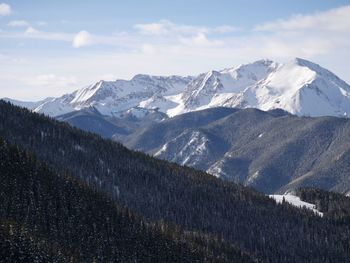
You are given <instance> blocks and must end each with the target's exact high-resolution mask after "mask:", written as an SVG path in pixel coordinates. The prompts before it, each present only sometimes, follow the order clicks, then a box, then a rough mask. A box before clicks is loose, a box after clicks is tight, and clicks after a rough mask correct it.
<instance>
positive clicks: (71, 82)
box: [25, 74, 77, 88]
mask: <svg viewBox="0 0 350 263" xmlns="http://www.w3.org/2000/svg"><path fill="white" fill-rule="evenodd" d="M25 82H26V83H27V84H29V85H31V86H36V87H45V88H66V87H67V86H71V87H73V86H75V85H76V84H77V81H76V79H75V77H62V76H56V75H55V74H43V75H37V76H34V77H32V78H29V79H26V80H25Z"/></svg>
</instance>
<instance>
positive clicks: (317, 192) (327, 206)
mask: <svg viewBox="0 0 350 263" xmlns="http://www.w3.org/2000/svg"><path fill="white" fill-rule="evenodd" d="M296 194H297V195H298V196H299V197H300V199H301V200H303V201H306V202H309V203H313V204H315V205H316V208H317V209H318V210H319V211H321V212H323V214H324V217H325V218H328V219H330V220H333V221H336V222H338V223H340V222H342V223H344V224H350V197H348V196H345V195H342V194H339V193H335V192H328V191H324V190H321V189H315V188H300V189H298V190H297V191H296Z"/></svg>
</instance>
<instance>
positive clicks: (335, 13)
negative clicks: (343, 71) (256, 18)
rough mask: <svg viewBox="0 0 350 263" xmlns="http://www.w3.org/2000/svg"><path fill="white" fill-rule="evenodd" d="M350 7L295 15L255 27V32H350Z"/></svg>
mask: <svg viewBox="0 0 350 263" xmlns="http://www.w3.org/2000/svg"><path fill="white" fill-rule="evenodd" d="M349 16H350V6H343V7H339V8H336V9H331V10H328V11H325V12H319V13H316V14H313V15H295V16H293V17H292V18H290V19H285V20H278V21H274V22H269V23H265V24H261V25H258V26H256V27H255V30H256V31H273V32H276V31H308V32H309V33H313V32H312V30H316V31H331V32H343V33H347V34H348V33H349V32H350V19H349Z"/></svg>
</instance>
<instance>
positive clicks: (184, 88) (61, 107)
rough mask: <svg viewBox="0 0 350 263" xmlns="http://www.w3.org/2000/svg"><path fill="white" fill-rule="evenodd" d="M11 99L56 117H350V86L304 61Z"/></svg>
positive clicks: (139, 77)
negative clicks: (222, 111) (220, 110)
mask: <svg viewBox="0 0 350 263" xmlns="http://www.w3.org/2000/svg"><path fill="white" fill-rule="evenodd" d="M7 100H9V101H11V102H12V103H14V104H16V105H21V106H24V107H27V108H29V109H31V110H33V111H35V112H40V113H45V114H47V115H50V116H53V117H57V116H59V115H63V114H67V113H70V112H73V111H77V110H82V109H85V108H90V107H94V108H95V109H96V110H98V111H99V112H100V113H101V114H103V115H107V116H113V117H119V116H121V115H123V114H125V113H126V112H128V113H132V114H134V115H135V116H137V117H140V116H142V115H144V114H145V113H146V112H147V111H154V110H157V111H159V112H162V113H165V114H166V115H168V116H169V117H173V116H176V115H179V114H182V113H186V112H191V111H196V110H201V109H207V108H213V107H234V108H257V109H261V110H271V109H276V108H280V109H283V110H285V111H288V112H290V113H292V114H296V115H300V116H348V115H349V114H350V86H349V85H348V84H347V83H346V82H344V81H343V80H341V79H339V78H338V77H337V76H336V75H334V74H333V73H331V72H330V71H328V70H326V69H324V68H322V67H321V66H319V65H317V64H315V63H312V62H310V61H307V60H304V59H300V58H296V59H294V60H292V61H290V62H288V63H286V64H280V63H277V62H273V61H271V60H259V61H256V62H253V63H249V64H244V65H240V66H237V67H232V68H228V69H224V70H220V71H214V70H212V71H209V72H206V73H203V74H200V75H198V76H187V77H180V76H169V77H159V76H149V75H136V76H135V77H133V78H132V79H131V80H116V81H103V80H101V81H99V82H97V83H95V84H92V85H90V86H88V87H85V88H82V89H79V90H76V91H74V92H73V93H70V94H66V95H63V96H62V97H58V98H47V99H45V100H43V101H39V102H21V101H16V100H11V99H7Z"/></svg>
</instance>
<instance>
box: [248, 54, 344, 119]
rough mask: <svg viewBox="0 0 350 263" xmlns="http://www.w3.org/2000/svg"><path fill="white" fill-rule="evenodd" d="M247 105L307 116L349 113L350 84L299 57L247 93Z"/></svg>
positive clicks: (249, 89)
mask: <svg viewBox="0 0 350 263" xmlns="http://www.w3.org/2000/svg"><path fill="white" fill-rule="evenodd" d="M243 97H244V100H246V104H247V107H256V108H259V109H261V110H270V109H275V108H282V109H284V110H286V111H288V112H290V113H293V114H297V115H307V116H324V115H331V116H344V115H345V116H346V115H348V114H349V113H350V86H349V85H348V84H346V83H345V82H344V81H342V80H340V79H339V78H338V77H337V76H335V75H334V74H332V73H331V72H329V71H328V70H326V69H323V68H321V67H320V66H318V65H316V64H314V63H312V62H309V61H306V60H302V59H299V58H297V59H295V60H293V61H291V62H289V63H287V64H285V65H282V66H280V67H279V69H278V70H276V71H274V72H272V73H271V74H270V75H269V76H268V77H267V78H266V79H264V80H263V81H261V82H260V83H258V84H257V85H255V86H253V87H250V88H248V89H247V90H246V91H245V92H244V94H243Z"/></svg>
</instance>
